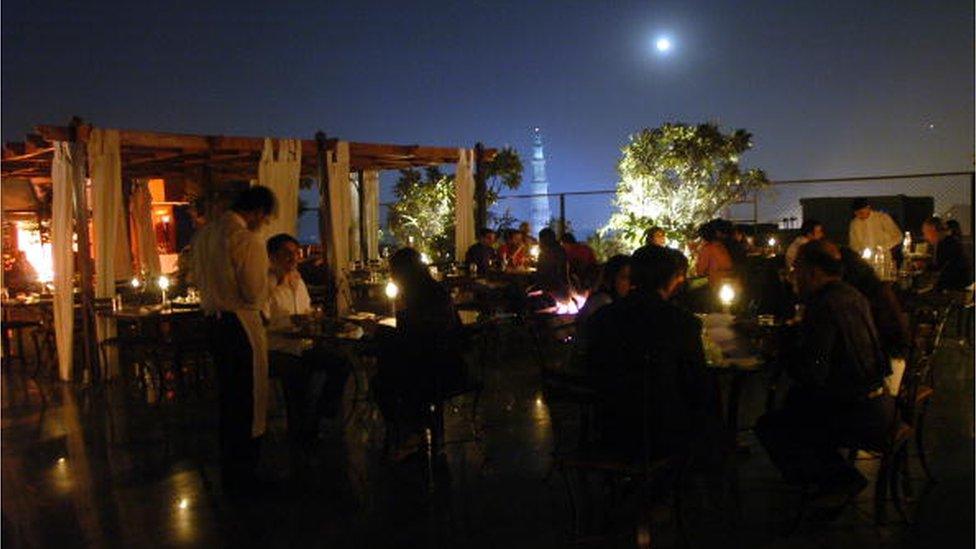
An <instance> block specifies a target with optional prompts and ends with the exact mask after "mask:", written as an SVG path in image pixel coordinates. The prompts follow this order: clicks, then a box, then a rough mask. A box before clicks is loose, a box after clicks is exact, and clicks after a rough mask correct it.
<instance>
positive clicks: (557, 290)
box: [535, 228, 570, 299]
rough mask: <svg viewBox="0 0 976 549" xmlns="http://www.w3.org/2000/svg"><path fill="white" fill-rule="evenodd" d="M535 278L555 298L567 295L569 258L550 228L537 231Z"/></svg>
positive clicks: (566, 296) (562, 297) (563, 297)
mask: <svg viewBox="0 0 976 549" xmlns="http://www.w3.org/2000/svg"><path fill="white" fill-rule="evenodd" d="M535 279H536V284H538V285H539V286H540V287H541V288H542V289H543V290H545V291H547V292H549V293H550V294H552V296H553V297H555V298H556V299H566V298H568V297H569V290H570V287H569V259H568V258H567V257H566V250H564V249H563V247H562V246H560V245H559V241H558V240H556V232H555V231H553V230H552V229H548V228H547V229H542V230H541V231H539V261H538V263H537V264H536V273H535Z"/></svg>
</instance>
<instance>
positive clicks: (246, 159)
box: [0, 124, 496, 180]
mask: <svg viewBox="0 0 976 549" xmlns="http://www.w3.org/2000/svg"><path fill="white" fill-rule="evenodd" d="M91 131H92V126H91V125H90V124H80V125H77V126H55V125H40V126H37V127H36V128H35V133H33V134H29V135H28V136H27V139H25V141H23V142H16V143H6V144H4V147H3V154H2V160H0V175H2V176H3V177H31V178H49V177H50V175H51V162H52V159H53V157H54V147H53V146H52V143H53V142H54V141H72V140H77V141H80V142H87V141H88V139H89V136H90V135H91ZM119 139H120V148H121V156H122V173H123V177H128V178H144V177H161V178H166V177H170V178H172V177H194V176H196V175H197V174H199V170H200V169H201V168H209V169H210V170H211V171H212V173H213V175H214V176H218V177H219V179H224V180H231V179H237V180H249V179H254V178H256V177H257V171H258V162H260V159H261V153H262V151H263V149H264V138H263V137H239V136H225V135H194V134H177V133H166V132H155V131H140V130H119ZM338 141H339V140H338V139H335V138H332V139H328V140H326V147H327V149H328V150H335V146H336V143H338ZM301 146H302V170H301V174H302V177H314V176H315V175H316V173H317V172H316V170H317V153H318V144H317V143H316V140H315V139H314V138H313V139H302V140H301ZM495 153H496V150H495V149H484V150H483V154H482V157H481V159H482V161H489V160H491V159H492V158H493V157H494V156H495ZM349 157H350V158H349V169H350V171H351V172H358V171H368V170H399V169H407V168H419V167H425V166H437V165H442V164H455V163H457V161H458V149H457V148H454V147H428V146H420V145H393V144H385V143H361V142H350V143H349Z"/></svg>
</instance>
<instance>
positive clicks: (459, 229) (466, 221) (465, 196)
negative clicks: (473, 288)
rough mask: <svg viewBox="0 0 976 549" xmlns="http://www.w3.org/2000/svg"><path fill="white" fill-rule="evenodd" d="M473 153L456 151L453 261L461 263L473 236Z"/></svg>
mask: <svg viewBox="0 0 976 549" xmlns="http://www.w3.org/2000/svg"><path fill="white" fill-rule="evenodd" d="M473 168H474V151H472V150H468V149H458V163H457V170H456V171H455V174H454V259H455V260H456V261H463V260H464V255H465V253H467V251H468V248H469V247H471V245H472V244H474V242H475V236H474V172H473V171H472V169H473Z"/></svg>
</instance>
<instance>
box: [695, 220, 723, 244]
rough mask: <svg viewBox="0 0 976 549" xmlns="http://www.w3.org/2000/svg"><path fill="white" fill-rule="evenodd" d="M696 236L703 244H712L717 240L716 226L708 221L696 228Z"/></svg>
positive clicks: (713, 222)
mask: <svg viewBox="0 0 976 549" xmlns="http://www.w3.org/2000/svg"><path fill="white" fill-rule="evenodd" d="M698 236H700V237H701V238H702V240H704V241H705V242H714V241H716V240H718V239H719V234H718V226H717V224H716V223H715V221H714V220H713V221H709V222H707V223H705V224H703V225H702V226H701V227H698Z"/></svg>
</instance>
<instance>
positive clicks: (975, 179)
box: [969, 172, 976, 239]
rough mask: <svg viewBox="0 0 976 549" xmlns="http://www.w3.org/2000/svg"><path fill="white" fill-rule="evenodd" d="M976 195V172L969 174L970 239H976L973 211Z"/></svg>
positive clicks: (975, 220) (975, 216)
mask: <svg viewBox="0 0 976 549" xmlns="http://www.w3.org/2000/svg"><path fill="white" fill-rule="evenodd" d="M974 193H976V172H969V237H970V238H971V239H974V237H976V227H974V226H973V224H974V223H976V212H974V211H973V208H974V205H973V194H974Z"/></svg>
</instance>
